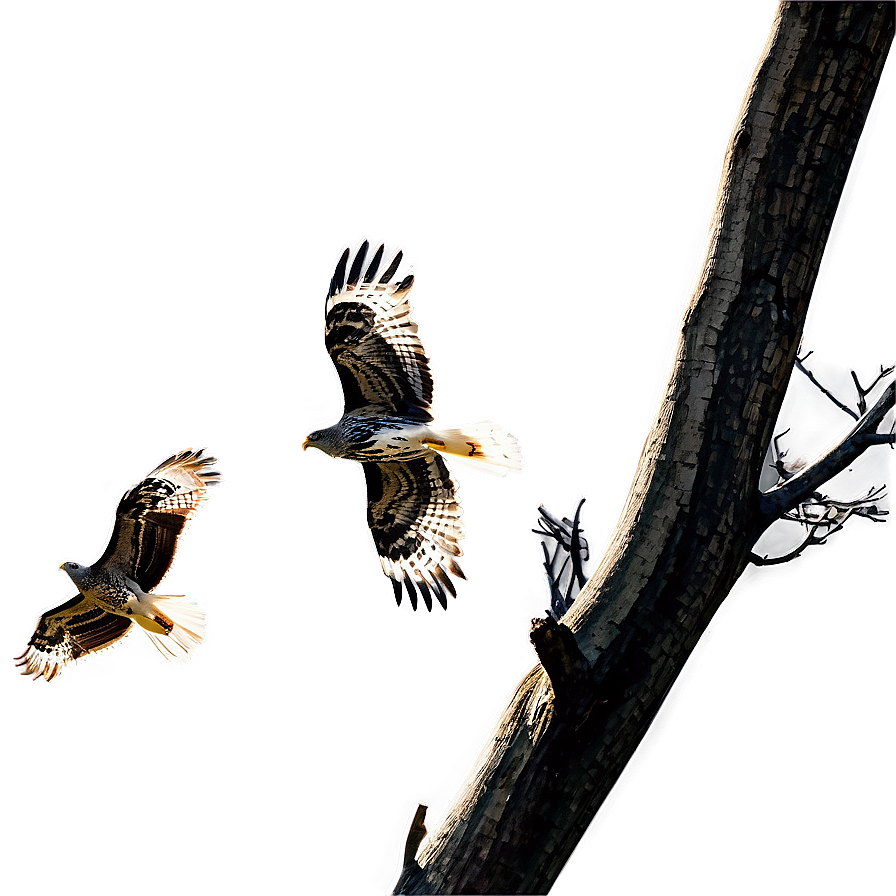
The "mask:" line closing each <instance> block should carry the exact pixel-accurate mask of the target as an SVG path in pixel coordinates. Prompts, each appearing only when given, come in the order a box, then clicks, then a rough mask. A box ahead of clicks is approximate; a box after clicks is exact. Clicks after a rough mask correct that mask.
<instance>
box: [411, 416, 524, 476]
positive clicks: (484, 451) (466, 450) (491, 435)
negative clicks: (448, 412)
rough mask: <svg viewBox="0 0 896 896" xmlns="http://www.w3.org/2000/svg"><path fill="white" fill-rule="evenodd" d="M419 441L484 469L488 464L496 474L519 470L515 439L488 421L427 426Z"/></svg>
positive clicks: (518, 448)
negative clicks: (453, 426)
mask: <svg viewBox="0 0 896 896" xmlns="http://www.w3.org/2000/svg"><path fill="white" fill-rule="evenodd" d="M422 441H423V443H424V444H425V445H426V446H427V447H429V448H432V449H433V451H438V452H439V453H440V454H447V455H450V456H451V457H459V458H464V459H465V460H469V461H474V462H475V465H476V466H479V464H483V465H485V466H484V467H483V468H484V469H485V468H489V467H490V468H491V469H492V472H495V473H499V474H500V475H504V474H505V473H507V472H508V471H510V470H520V469H522V455H521V454H520V446H519V442H517V440H516V438H514V436H512V435H511V434H510V433H509V432H507V430H506V429H504V427H503V426H498V424H497V423H492V422H491V420H483V421H482V422H481V423H472V424H470V425H469V426H465V427H463V429H431V430H430V431H429V434H428V435H427V436H426V437H425V438H424V439H423V440H422Z"/></svg>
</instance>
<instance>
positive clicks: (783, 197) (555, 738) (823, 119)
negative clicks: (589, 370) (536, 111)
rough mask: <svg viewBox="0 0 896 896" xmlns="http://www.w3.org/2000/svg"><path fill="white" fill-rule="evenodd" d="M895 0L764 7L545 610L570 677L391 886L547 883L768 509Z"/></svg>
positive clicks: (517, 724)
mask: <svg viewBox="0 0 896 896" xmlns="http://www.w3.org/2000/svg"><path fill="white" fill-rule="evenodd" d="M893 9H894V7H893V4H871V3H865V4H862V3H860V4H840V3H811V4H810V3H805V4H783V5H782V6H781V7H780V8H779V10H778V13H777V16H776V19H775V22H774V24H773V27H772V32H771V35H770V37H769V41H768V43H767V45H766V49H765V53H764V56H763V58H762V60H761V61H760V63H759V65H758V66H757V69H756V72H755V74H754V78H753V81H752V83H751V85H750V87H749V89H748V92H747V96H746V98H745V100H744V104H743V106H742V109H741V113H740V117H739V120H738V124H737V126H736V127H735V130H734V134H733V136H732V139H731V142H730V145H729V148H728V152H727V156H726V160H725V167H724V173H723V177H722V183H721V186H720V190H719V194H718V197H717V203H716V209H715V212H714V216H713V221H712V227H711V233H710V239H709V246H708V251H707V256H706V261H705V265H704V268H703V273H702V275H701V279H700V282H699V284H698V286H697V288H696V290H695V292H694V294H693V296H692V297H691V300H690V302H689V304H688V307H687V311H686V314H685V319H684V323H683V326H682V331H681V335H680V340H679V344H678V349H677V356H676V361H675V363H674V365H673V370H672V374H671V379H670V381H669V383H668V386H667V389H666V394H665V398H664V400H663V402H662V404H661V407H660V410H659V414H658V417H657V419H656V422H655V424H654V426H653V429H652V431H651V433H650V435H649V436H648V438H647V441H646V443H645V446H644V450H643V452H642V456H641V459H640V463H639V466H638V471H637V473H636V476H635V480H634V483H633V485H632V488H631V491H630V493H629V496H628V499H627V501H626V505H625V508H624V510H623V513H622V516H621V518H620V520H619V523H618V524H617V527H616V530H615V533H614V536H613V539H612V542H611V545H610V547H609V549H608V551H607V553H606V555H605V556H604V558H603V561H602V563H601V565H600V567H599V569H598V570H597V571H596V572H595V574H594V575H593V576H592V578H591V580H590V581H589V582H588V583H587V585H586V586H585V588H584V590H583V591H582V593H581V595H580V596H579V598H578V599H577V600H576V602H575V603H574V604H573V606H572V608H571V609H570V611H569V612H568V613H567V615H566V616H565V617H564V619H563V622H562V623H561V625H563V626H568V628H569V630H570V631H571V632H572V634H573V635H574V639H575V645H574V646H575V650H574V651H573V656H572V661H571V662H569V663H566V662H561V665H562V667H563V668H564V670H565V671H566V672H570V670H573V671H575V670H577V669H578V670H583V671H581V678H580V680H579V681H578V682H576V681H573V680H570V675H568V674H564V676H563V693H564V699H563V700H562V701H560V702H559V703H558V702H557V701H555V699H554V694H553V690H552V687H551V683H550V679H549V677H548V674H547V672H546V671H545V667H543V666H541V665H539V666H537V667H536V668H534V669H533V670H532V671H531V672H530V673H529V674H528V675H527V676H526V677H525V678H524V679H523V681H522V682H520V684H519V685H518V687H517V690H516V693H515V694H514V696H513V698H512V699H511V702H510V704H509V705H508V707H507V708H506V710H505V712H504V714H503V716H502V718H501V719H500V721H499V722H498V725H497V726H496V728H495V730H494V732H493V733H492V735H491V737H490V739H489V741H488V743H487V744H486V746H485V748H484V750H483V753H482V755H481V756H480V758H479V760H478V762H477V770H476V771H475V772H474V774H473V776H472V777H471V779H470V780H469V781H468V782H467V784H466V786H465V790H464V792H463V794H462V795H461V797H460V798H459V800H458V802H457V803H456V805H455V806H454V807H453V809H452V811H451V813H450V814H449V816H448V817H447V819H446V821H445V822H444V824H443V825H442V826H441V828H440V829H439V830H437V831H435V832H434V833H432V834H431V835H430V837H429V839H428V840H427V841H426V842H425V843H424V844H423V847H422V850H421V851H420V853H419V855H418V856H417V860H416V863H415V864H414V865H413V866H411V867H410V868H408V869H406V872H407V873H405V874H403V875H402V878H401V880H400V881H399V883H398V885H397V887H396V890H395V892H400V893H544V892H547V891H548V890H549V889H550V887H551V885H552V884H553V882H554V881H555V880H556V878H557V876H558V874H559V873H560V871H561V870H562V868H563V866H564V864H565V863H566V860H567V859H568V857H569V855H570V854H571V852H572V850H573V848H574V847H575V845H576V843H577V842H578V841H579V839H580V837H581V836H582V834H583V833H584V831H585V829H586V828H587V826H588V824H589V822H590V821H591V819H592V818H593V817H594V815H595V813H596V812H597V810H598V808H599V807H600V805H601V803H602V802H603V800H604V799H605V797H606V796H607V794H608V793H609V791H610V789H611V788H612V786H613V784H614V783H615V781H616V780H617V778H618V777H619V775H620V773H621V772H622V769H623V767H624V766H625V764H626V762H627V761H628V759H629V758H630V757H631V755H632V753H633V752H634V750H635V749H636V747H637V745H638V743H639V742H640V740H641V738H642V737H643V735H644V733H645V731H646V730H647V727H648V726H649V725H650V723H651V721H652V720H653V718H654V716H655V715H656V713H657V711H658V710H659V708H660V705H661V704H662V702H663V700H664V698H665V696H666V694H667V693H668V692H669V689H670V688H671V687H672V684H673V682H674V681H675V678H676V677H677V675H678V673H679V672H680V671H681V668H682V666H683V664H684V663H685V661H686V660H687V658H688V656H689V655H690V653H691V651H692V649H693V648H694V645H695V644H696V642H697V640H698V639H699V638H700V636H701V634H702V633H703V631H704V630H705V629H706V627H707V625H708V624H709V622H710V620H711V619H712V616H713V614H714V613H715V611H716V610H717V609H718V607H719V605H720V604H721V602H722V601H723V600H724V598H725V597H726V595H727V594H728V593H729V592H730V590H731V588H732V587H733V585H734V583H735V582H736V581H737V579H738V577H739V576H740V575H741V573H742V572H743V570H744V568H745V567H746V565H747V563H748V562H749V557H750V551H751V548H752V546H753V544H754V542H755V541H756V539H757V538H758V537H759V535H760V534H761V533H762V531H763V530H764V529H765V528H767V526H768V525H769V524H770V523H771V521H772V520H771V519H769V517H768V515H767V514H765V513H763V512H762V509H761V507H760V492H759V475H760V471H761V466H762V463H763V460H764V457H765V454H766V449H767V447H768V445H769V443H770V441H771V439H772V435H773V427H774V424H775V421H776V419H777V416H778V411H779V409H780V407H781V403H782V401H783V398H784V393H785V391H786V388H787V384H788V381H789V379H790V375H791V372H792V369H793V366H794V361H795V359H796V352H797V349H798V347H799V343H800V337H801V334H802V330H803V324H804V321H805V316H806V311H807V308H808V304H809V298H810V296H811V294H812V289H813V286H814V283H815V278H816V276H817V273H818V269H819V265H820V262H821V257H822V253H823V251H824V247H825V243H826V241H827V238H828V234H829V233H830V228H831V224H832V222H833V218H834V213H835V211H836V209H837V204H838V202H839V200H840V196H841V193H842V190H843V186H844V183H845V180H846V176H847V173H848V171H849V166H850V163H851V161H852V158H853V155H854V153H855V149H856V145H857V142H858V139H859V135H860V133H861V131H862V127H863V124H864V122H865V118H866V116H867V113H868V109H869V107H870V105H871V101H872V99H873V96H874V92H875V89H876V86H877V83H878V80H879V77H880V73H881V71H882V68H883V64H884V61H885V59H886V55H887V51H888V49H889V45H890V43H891V41H892V37H893V20H894V15H893ZM536 640H537V639H536ZM552 643H553V644H561V643H562V639H559V638H554V640H553V641H552ZM580 658H584V661H582V660H581V659H580ZM545 666H546V667H547V668H550V663H545Z"/></svg>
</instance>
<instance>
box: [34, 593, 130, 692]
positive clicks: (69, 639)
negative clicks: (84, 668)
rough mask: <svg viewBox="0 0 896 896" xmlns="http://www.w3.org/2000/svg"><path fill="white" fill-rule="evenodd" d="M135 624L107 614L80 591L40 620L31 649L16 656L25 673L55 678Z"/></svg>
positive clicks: (36, 676) (125, 632)
mask: <svg viewBox="0 0 896 896" xmlns="http://www.w3.org/2000/svg"><path fill="white" fill-rule="evenodd" d="M130 627H131V620H130V619H128V618H126V617H125V616H116V615H115V614H113V613H107V612H106V611H105V610H102V609H101V608H100V607H98V606H97V605H96V604H94V603H91V602H90V601H88V600H87V599H86V598H84V597H83V596H82V595H80V594H76V595H75V596H74V597H73V598H72V599H71V600H69V601H66V602H65V603H64V604H62V605H61V606H58V607H56V608H55V609H53V610H48V611H47V612H46V613H44V614H43V616H41V617H40V621H39V622H38V623H37V629H36V631H35V632H34V634H33V635H32V636H31V640H30V641H29V642H28V648H27V650H26V651H25V652H24V653H23V654H22V655H21V656H18V657H16V665H17V666H24V667H25V669H24V671H23V672H22V675H31V676H33V677H34V678H40V676H41V675H43V677H44V678H45V679H46V680H47V681H52V680H53V679H54V678H55V677H56V676H57V675H58V674H59V673H60V672H61V671H62V667H63V666H64V665H66V664H67V663H71V662H74V661H75V660H76V659H78V658H79V657H81V656H84V654H87V653H95V652H96V651H98V650H102V649H103V648H105V647H111V646H112V644H114V643H115V642H116V641H117V640H119V638H123V637H124V636H125V635H126V634H127V633H128V630H129V629H130Z"/></svg>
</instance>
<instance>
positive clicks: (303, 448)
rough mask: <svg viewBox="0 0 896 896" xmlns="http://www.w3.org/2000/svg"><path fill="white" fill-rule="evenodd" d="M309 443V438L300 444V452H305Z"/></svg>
mask: <svg viewBox="0 0 896 896" xmlns="http://www.w3.org/2000/svg"><path fill="white" fill-rule="evenodd" d="M310 441H311V438H310V437H309V438H307V439H305V441H304V442H302V451H305V450H306V449H307V448H308V443H309V442H310Z"/></svg>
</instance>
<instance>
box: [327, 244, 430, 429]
mask: <svg viewBox="0 0 896 896" xmlns="http://www.w3.org/2000/svg"><path fill="white" fill-rule="evenodd" d="M383 248H384V247H383V246H380V247H379V249H377V250H376V253H375V254H374V256H373V259H372V260H371V262H370V265H369V266H368V267H367V270H366V271H365V272H364V275H363V277H362V275H361V272H362V269H363V268H364V262H365V260H366V257H367V250H368V243H367V241H366V240H365V242H364V243H363V244H362V245H361V248H360V249H359V250H358V252H357V254H356V255H355V258H354V260H353V261H352V265H351V268H350V269H349V271H348V278H347V279H346V268H347V267H348V261H349V255H350V253H349V250H348V249H346V250H345V252H344V254H343V255H342V258H341V259H340V260H339V264H338V265H337V267H336V272H335V273H334V274H333V279H332V280H331V281H330V289H329V293H328V295H327V302H326V328H325V343H326V346H327V351H328V352H329V354H330V357H331V358H332V359H333V363H334V364H335V365H336V371H337V373H338V374H339V379H340V381H341V383H342V390H343V393H344V395H345V412H346V413H350V412H352V411H356V410H358V409H360V408H367V407H370V406H371V405H373V406H376V407H378V408H381V409H383V411H384V412H385V413H390V414H395V415H397V416H401V417H410V418H412V419H414V420H418V421H420V422H421V423H424V422H428V421H430V420H432V415H431V414H430V413H429V406H430V403H431V402H432V375H431V374H430V371H429V361H428V359H427V357H426V352H425V351H424V350H423V345H422V344H421V342H420V339H419V337H418V336H417V325H416V324H415V323H414V321H412V320H411V308H410V305H409V304H408V294H409V292H410V290H411V286H412V285H413V283H414V277H413V275H411V274H409V275H408V276H407V277H405V278H404V279H402V280H400V281H398V282H395V283H390V282H389V281H390V280H391V279H392V278H393V276H394V275H395V272H396V271H397V270H398V266H399V265H400V264H401V258H402V253H401V252H398V253H397V254H396V255H395V257H394V258H393V259H392V261H391V262H390V263H389V265H388V267H387V268H386V270H385V271H384V272H383V274H382V276H381V277H380V278H379V279H378V280H377V279H376V276H377V273H378V271H379V267H380V263H381V262H382V260H383Z"/></svg>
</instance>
